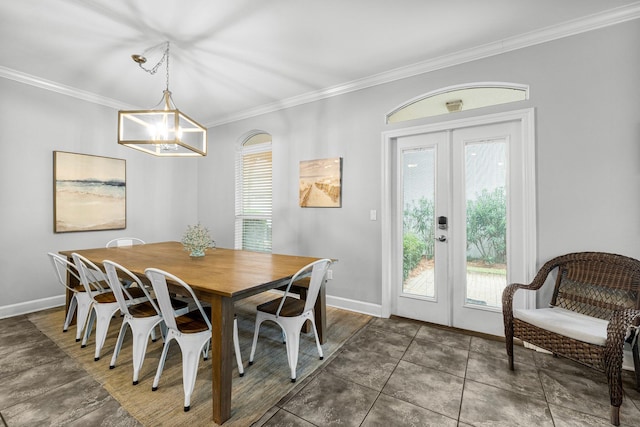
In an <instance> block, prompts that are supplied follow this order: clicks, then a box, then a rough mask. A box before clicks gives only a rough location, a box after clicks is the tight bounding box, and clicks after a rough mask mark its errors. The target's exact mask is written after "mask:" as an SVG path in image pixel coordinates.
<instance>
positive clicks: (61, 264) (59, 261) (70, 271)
mask: <svg viewBox="0 0 640 427" xmlns="http://www.w3.org/2000/svg"><path fill="white" fill-rule="evenodd" d="M48 255H49V259H50V260H51V264H52V265H53V269H54V270H55V272H56V277H57V278H58V282H60V284H61V285H62V286H64V287H65V288H67V289H69V290H70V291H72V292H77V289H73V288H72V287H70V286H69V284H68V282H67V279H68V277H67V276H68V275H71V276H73V277H75V278H76V280H77V281H78V283H82V280H81V279H80V274H79V273H78V269H77V268H76V266H75V265H73V263H72V262H70V261H69V260H67V258H66V257H63V256H62V255H58V254H54V253H53V252H49V253H48Z"/></svg>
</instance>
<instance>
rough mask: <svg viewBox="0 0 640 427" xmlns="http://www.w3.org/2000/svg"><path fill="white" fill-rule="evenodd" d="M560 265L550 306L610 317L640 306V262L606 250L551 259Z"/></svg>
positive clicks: (600, 316)
mask: <svg viewBox="0 0 640 427" xmlns="http://www.w3.org/2000/svg"><path fill="white" fill-rule="evenodd" d="M549 263H551V264H552V265H555V267H557V268H558V276H557V278H556V285H555V289H554V292H553V297H552V299H551V305H552V306H557V307H562V308H566V309H568V310H572V311H575V312H578V313H581V314H585V315H588V316H592V317H598V318H600V319H605V320H608V319H609V318H610V317H611V314H612V313H613V311H614V310H620V309H628V308H631V309H640V261H639V260H637V259H633V258H629V257H626V256H623V255H616V254H610V253H603V252H578V253H572V254H567V255H563V256H560V257H557V258H554V259H552V260H551V261H549V262H548V263H547V264H549Z"/></svg>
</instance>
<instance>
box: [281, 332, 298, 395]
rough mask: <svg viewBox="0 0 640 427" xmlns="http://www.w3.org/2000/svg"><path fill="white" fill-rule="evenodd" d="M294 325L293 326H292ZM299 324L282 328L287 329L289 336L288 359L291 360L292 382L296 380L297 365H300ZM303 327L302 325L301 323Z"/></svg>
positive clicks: (286, 334)
mask: <svg viewBox="0 0 640 427" xmlns="http://www.w3.org/2000/svg"><path fill="white" fill-rule="evenodd" d="M292 326H293V328H292ZM297 326H298V325H291V324H289V325H287V328H286V329H285V327H283V328H282V330H283V331H285V336H286V337H287V361H288V362H289V369H290V371H291V382H292V383H294V382H296V367H297V366H298V351H299V350H300V330H299V329H298V332H297V333H296V330H294V328H296V327H297ZM299 326H300V328H302V325H299Z"/></svg>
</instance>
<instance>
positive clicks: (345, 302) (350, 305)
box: [268, 289, 382, 317]
mask: <svg viewBox="0 0 640 427" xmlns="http://www.w3.org/2000/svg"><path fill="white" fill-rule="evenodd" d="M268 292H273V293H274V294H277V295H279V296H281V295H283V294H284V292H283V291H279V290H277V289H271V290H269V291H268ZM290 296H291V297H293V298H299V297H298V295H296V294H291V295H290ZM327 305H328V306H330V307H335V308H340V309H342V310H348V311H353V312H356V313H362V314H368V315H369V316H374V317H382V306H381V305H380V304H372V303H370V302H363V301H357V300H353V299H348V298H341V297H334V296H331V295H327Z"/></svg>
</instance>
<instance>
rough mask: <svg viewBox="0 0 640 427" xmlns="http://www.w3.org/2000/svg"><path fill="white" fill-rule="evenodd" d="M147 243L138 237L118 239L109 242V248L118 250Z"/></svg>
mask: <svg viewBox="0 0 640 427" xmlns="http://www.w3.org/2000/svg"><path fill="white" fill-rule="evenodd" d="M144 244H145V242H144V240H142V239H138V238H137V237H118V238H117V239H111V240H109V241H108V242H107V245H106V247H107V248H116V247H120V246H133V245H144Z"/></svg>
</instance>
